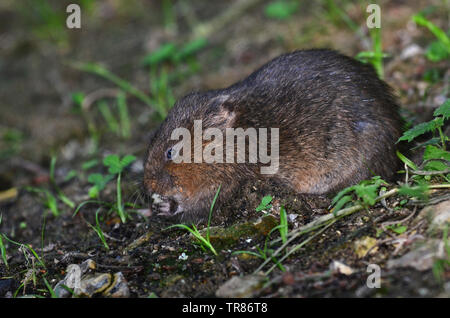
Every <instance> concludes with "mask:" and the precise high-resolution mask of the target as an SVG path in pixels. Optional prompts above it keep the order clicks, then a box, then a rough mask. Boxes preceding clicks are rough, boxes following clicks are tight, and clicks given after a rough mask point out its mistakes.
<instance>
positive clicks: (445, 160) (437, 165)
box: [397, 99, 450, 183]
mask: <svg viewBox="0 0 450 318" xmlns="http://www.w3.org/2000/svg"><path fill="white" fill-rule="evenodd" d="M433 115H434V118H433V119H432V120H430V121H428V122H425V123H421V124H419V125H417V126H415V127H413V128H411V129H409V130H407V131H406V132H405V133H404V134H403V135H402V136H401V137H400V138H399V140H398V142H400V141H407V142H411V141H412V140H414V139H416V138H417V137H419V136H421V135H423V134H425V133H428V132H432V133H433V134H434V135H435V133H436V131H437V132H438V135H439V136H438V137H433V138H431V139H429V140H428V141H427V142H425V143H423V144H422V145H421V146H423V147H425V151H424V154H423V160H424V161H423V163H422V164H421V165H420V166H417V165H416V164H414V163H413V162H412V161H411V160H409V159H408V158H406V157H405V156H404V155H403V154H401V153H400V152H397V156H398V157H399V158H400V159H401V160H402V161H403V163H404V164H405V165H406V166H407V167H409V168H410V169H412V174H413V177H412V179H413V180H414V181H416V182H417V183H423V182H424V181H429V180H430V178H431V177H432V176H435V175H440V176H441V177H443V178H444V179H446V180H447V182H450V178H449V176H448V174H449V173H450V169H449V162H450V152H448V151H447V150H446V143H447V142H448V140H449V137H448V136H447V135H445V134H444V132H443V130H442V127H443V126H444V123H445V121H446V120H447V119H448V118H450V99H447V100H446V101H445V102H444V104H442V105H441V106H440V107H439V108H438V109H436V110H435V111H434V114H433Z"/></svg>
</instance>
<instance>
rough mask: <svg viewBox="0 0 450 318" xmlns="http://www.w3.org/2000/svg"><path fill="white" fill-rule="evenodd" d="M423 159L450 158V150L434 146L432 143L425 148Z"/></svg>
mask: <svg viewBox="0 0 450 318" xmlns="http://www.w3.org/2000/svg"><path fill="white" fill-rule="evenodd" d="M423 159H424V160H428V159H445V160H450V152H448V151H445V150H443V149H441V148H438V147H435V146H432V145H428V146H427V147H426V148H425V152H424V154H423Z"/></svg>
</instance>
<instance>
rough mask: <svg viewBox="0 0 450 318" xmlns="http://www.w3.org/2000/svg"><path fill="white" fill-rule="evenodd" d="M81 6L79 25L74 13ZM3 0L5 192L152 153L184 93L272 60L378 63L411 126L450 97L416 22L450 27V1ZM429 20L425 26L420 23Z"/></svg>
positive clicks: (221, 83)
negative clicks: (374, 5)
mask: <svg viewBox="0 0 450 318" xmlns="http://www.w3.org/2000/svg"><path fill="white" fill-rule="evenodd" d="M70 3H77V4H79V6H80V8H81V28H80V29H69V28H68V27H67V26H66V19H67V18H68V16H69V15H70V13H67V12H66V8H67V6H68V5H69V4H70ZM378 3H379V5H380V8H381V29H375V30H374V29H372V30H369V29H368V28H367V25H366V19H367V17H368V15H369V13H367V12H366V8H367V5H368V4H369V2H367V1H346V0H341V1H339V0H321V1H302V0H300V1H297V0H229V1H205V0H193V1H187V0H161V1H157V0H152V1H150V0H148V1H144V0H127V1H125V0H98V1H93V0H83V1H81V0H80V1H60V0H58V1H56V0H21V1H16V0H2V1H1V3H0V83H1V84H0V162H1V166H0V190H3V189H8V188H10V187H11V186H12V185H13V184H16V183H17V182H19V183H20V178H19V176H21V175H22V174H24V175H25V176H24V177H25V178H26V179H25V181H24V183H27V182H28V181H29V178H30V177H36V175H39V172H40V169H41V168H42V169H44V168H45V167H48V165H49V161H50V158H51V156H52V154H57V155H58V158H59V160H60V161H61V160H62V161H67V162H69V161H71V160H75V161H77V160H80V158H88V157H89V156H91V155H92V154H95V153H98V151H99V150H102V151H105V150H106V151H110V152H116V153H132V154H135V155H138V156H141V155H143V154H144V151H145V148H146V140H147V137H148V134H149V133H150V132H151V130H152V129H154V128H155V127H156V126H157V125H158V123H159V122H160V121H161V120H162V118H163V117H164V116H165V114H166V113H167V111H168V109H170V107H171V105H173V103H174V102H175V100H176V99H178V98H179V97H181V96H183V95H184V94H186V93H188V92H190V91H193V90H207V89H213V88H220V87H225V86H227V85H230V84H232V83H234V82H235V81H237V80H240V79H242V78H244V77H245V76H247V75H248V74H249V73H251V72H252V71H253V70H255V69H256V68H258V67H259V66H260V65H262V64H263V63H265V62H267V61H268V60H269V59H271V58H273V57H275V56H277V55H279V54H281V53H284V52H288V51H292V50H296V49H304V48H317V47H321V48H323V47H326V48H332V49H336V50H339V51H341V52H342V53H344V54H347V55H349V56H353V57H355V56H356V57H358V58H359V59H361V60H364V61H365V62H369V63H372V64H374V66H375V67H376V68H377V71H378V72H379V75H380V76H382V77H383V78H384V79H385V80H386V81H387V82H388V83H389V84H391V85H392V86H393V88H394V89H395V91H396V93H397V95H398V96H399V98H400V101H401V103H402V105H403V107H404V111H403V114H404V116H405V118H407V119H408V120H409V121H410V122H411V123H412V122H420V121H422V120H426V119H427V116H430V114H431V113H432V111H433V110H434V109H435V108H436V107H437V106H439V105H440V104H442V103H443V101H444V100H445V98H446V96H448V90H449V88H448V82H449V63H448V61H449V59H448V52H447V51H446V50H445V49H443V48H442V43H441V44H440V43H439V41H438V39H437V38H436V36H435V34H433V32H432V31H431V30H430V29H429V28H428V27H427V26H426V25H425V23H422V24H420V23H417V21H415V20H414V16H417V15H420V17H423V18H424V19H425V21H430V22H431V23H432V24H433V25H436V26H438V27H439V28H441V29H443V30H445V31H448V30H449V15H450V11H449V1H445V0H432V1H430V0H426V1H421V0H413V1H410V0H408V1H406V0H403V1H402V0H397V1H379V2H378ZM422 22H423V21H422Z"/></svg>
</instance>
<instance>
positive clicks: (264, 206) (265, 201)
mask: <svg viewBox="0 0 450 318" xmlns="http://www.w3.org/2000/svg"><path fill="white" fill-rule="evenodd" d="M272 199H273V198H272V196H271V195H266V196H265V197H263V198H262V200H261V203H260V204H259V205H258V206H257V207H256V209H255V211H256V212H260V211H263V210H268V209H270V208H271V207H272V204H270V203H271V202H272Z"/></svg>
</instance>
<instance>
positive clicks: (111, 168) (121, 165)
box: [103, 155, 136, 223]
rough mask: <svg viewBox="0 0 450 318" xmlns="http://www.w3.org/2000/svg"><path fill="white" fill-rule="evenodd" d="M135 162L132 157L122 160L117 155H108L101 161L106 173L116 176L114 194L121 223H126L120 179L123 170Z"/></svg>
mask: <svg viewBox="0 0 450 318" xmlns="http://www.w3.org/2000/svg"><path fill="white" fill-rule="evenodd" d="M135 160H136V157H135V156H132V155H126V156H124V157H123V158H122V159H120V158H119V156H118V155H109V156H106V157H105V159H104V160H103V164H104V165H105V166H106V167H108V172H109V173H110V174H111V175H113V176H116V175H117V182H116V184H117V187H116V194H117V202H116V207H117V213H118V214H119V217H120V220H121V221H122V223H125V222H126V219H127V215H126V214H125V209H124V205H123V204H122V189H121V177H122V172H123V170H124V169H125V168H126V167H127V166H128V165H130V164H131V163H132V162H134V161H135Z"/></svg>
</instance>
